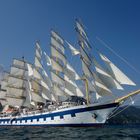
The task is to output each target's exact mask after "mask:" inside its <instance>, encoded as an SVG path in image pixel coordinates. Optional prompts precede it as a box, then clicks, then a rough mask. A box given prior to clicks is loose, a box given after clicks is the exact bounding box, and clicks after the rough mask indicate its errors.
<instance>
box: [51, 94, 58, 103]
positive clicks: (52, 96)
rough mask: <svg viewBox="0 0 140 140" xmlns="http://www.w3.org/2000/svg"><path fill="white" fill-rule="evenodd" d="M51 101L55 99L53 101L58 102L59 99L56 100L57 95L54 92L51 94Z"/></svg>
mask: <svg viewBox="0 0 140 140" xmlns="http://www.w3.org/2000/svg"><path fill="white" fill-rule="evenodd" d="M51 101H53V102H56V101H57V100H56V97H55V96H54V95H53V94H51Z"/></svg>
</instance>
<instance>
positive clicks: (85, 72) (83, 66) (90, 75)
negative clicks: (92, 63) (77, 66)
mask: <svg viewBox="0 0 140 140" xmlns="http://www.w3.org/2000/svg"><path fill="white" fill-rule="evenodd" d="M82 70H83V73H84V75H85V76H86V77H88V78H91V77H92V72H91V71H90V69H89V68H88V66H87V65H86V63H85V62H84V60H82Z"/></svg>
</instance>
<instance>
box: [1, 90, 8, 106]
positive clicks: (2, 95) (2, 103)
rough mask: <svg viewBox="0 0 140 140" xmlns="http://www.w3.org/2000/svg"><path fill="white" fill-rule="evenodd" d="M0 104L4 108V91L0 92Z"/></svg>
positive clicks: (5, 102)
mask: <svg viewBox="0 0 140 140" xmlns="http://www.w3.org/2000/svg"><path fill="white" fill-rule="evenodd" d="M0 103H1V105H2V106H5V105H6V104H7V100H6V91H4V90H0Z"/></svg>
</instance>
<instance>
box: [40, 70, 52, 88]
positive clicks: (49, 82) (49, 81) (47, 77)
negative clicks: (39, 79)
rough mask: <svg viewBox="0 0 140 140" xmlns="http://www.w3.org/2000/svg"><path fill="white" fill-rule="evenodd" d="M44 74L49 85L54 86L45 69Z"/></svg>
mask: <svg viewBox="0 0 140 140" xmlns="http://www.w3.org/2000/svg"><path fill="white" fill-rule="evenodd" d="M42 74H43V77H44V80H45V81H46V83H47V85H48V86H49V87H52V81H51V79H50V78H49V76H48V74H47V73H46V71H45V70H44V69H43V70H42Z"/></svg>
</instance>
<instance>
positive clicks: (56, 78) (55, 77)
mask: <svg viewBox="0 0 140 140" xmlns="http://www.w3.org/2000/svg"><path fill="white" fill-rule="evenodd" d="M51 77H52V81H53V82H54V83H56V84H59V85H61V86H64V85H65V81H64V79H63V78H61V77H60V76H59V75H57V74H56V73H54V72H52V71H51Z"/></svg>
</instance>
